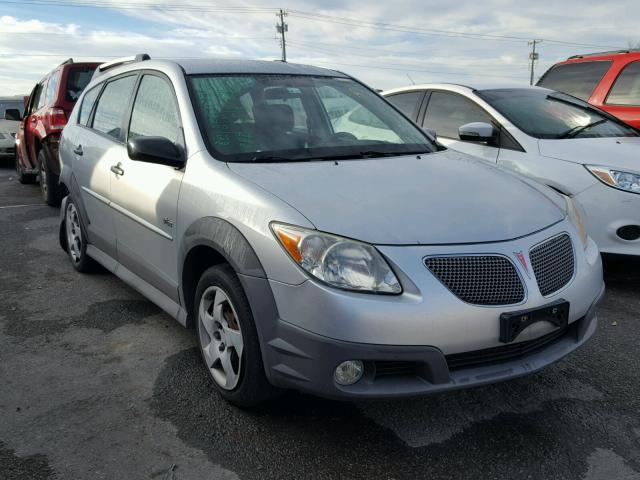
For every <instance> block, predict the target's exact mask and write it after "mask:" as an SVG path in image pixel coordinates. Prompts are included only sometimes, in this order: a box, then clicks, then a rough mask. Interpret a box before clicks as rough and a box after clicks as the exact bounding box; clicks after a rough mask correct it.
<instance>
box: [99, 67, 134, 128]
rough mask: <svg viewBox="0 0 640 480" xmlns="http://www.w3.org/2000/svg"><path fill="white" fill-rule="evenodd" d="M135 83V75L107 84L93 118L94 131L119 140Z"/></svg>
mask: <svg viewBox="0 0 640 480" xmlns="http://www.w3.org/2000/svg"><path fill="white" fill-rule="evenodd" d="M135 81H136V77H135V75H130V76H128V77H122V78H118V79H116V80H113V81H111V82H109V83H107V86H106V87H104V90H103V92H102V95H101V96H100V99H99V100H98V105H97V106H96V113H95V114H94V116H93V128H94V130H97V131H98V132H102V133H105V134H107V135H109V136H110V137H113V138H115V139H118V140H120V139H121V128H122V122H123V120H124V114H125V111H126V110H127V106H128V105H129V98H131V92H132V91H133V85H134V84H135Z"/></svg>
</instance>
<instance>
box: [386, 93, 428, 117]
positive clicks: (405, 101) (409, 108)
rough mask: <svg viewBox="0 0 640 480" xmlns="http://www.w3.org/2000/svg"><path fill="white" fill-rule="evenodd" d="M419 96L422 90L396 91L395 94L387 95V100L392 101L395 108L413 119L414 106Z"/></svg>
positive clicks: (416, 104)
mask: <svg viewBox="0 0 640 480" xmlns="http://www.w3.org/2000/svg"><path fill="white" fill-rule="evenodd" d="M421 96H422V92H406V93H397V94H395V95H389V96H388V97H387V100H389V101H390V102H391V103H393V104H394V105H395V106H396V108H398V110H400V111H401V112H402V113H404V114H405V115H406V116H407V117H409V118H410V119H412V120H415V113H416V107H417V106H418V100H420V97H421Z"/></svg>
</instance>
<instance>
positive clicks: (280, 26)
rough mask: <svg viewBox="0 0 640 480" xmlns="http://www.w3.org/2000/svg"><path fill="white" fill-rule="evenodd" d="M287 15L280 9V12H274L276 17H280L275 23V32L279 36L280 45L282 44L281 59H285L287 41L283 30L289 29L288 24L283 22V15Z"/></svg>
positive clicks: (284, 60)
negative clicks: (277, 22) (278, 21)
mask: <svg viewBox="0 0 640 480" xmlns="http://www.w3.org/2000/svg"><path fill="white" fill-rule="evenodd" d="M286 16H287V12H285V11H284V10H282V9H280V13H276V17H278V18H280V23H279V24H278V25H276V32H278V33H279V34H280V36H281V40H280V45H281V46H282V61H283V62H286V61H287V42H286V40H285V37H284V32H288V31H289V25H287V24H286V23H284V17H286Z"/></svg>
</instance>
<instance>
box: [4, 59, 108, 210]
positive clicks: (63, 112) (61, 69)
mask: <svg viewBox="0 0 640 480" xmlns="http://www.w3.org/2000/svg"><path fill="white" fill-rule="evenodd" d="M98 65H100V64H99V63H76V62H74V61H73V59H69V60H67V61H65V62H63V63H61V64H60V65H58V66H57V67H56V68H54V69H53V70H52V71H51V72H49V73H48V74H47V75H46V76H45V77H44V78H43V79H42V80H40V81H39V82H38V83H37V84H36V86H35V87H34V88H33V91H32V92H31V95H30V96H29V100H28V102H27V104H26V107H25V112H24V117H23V119H22V122H21V123H20V127H19V129H18V133H17V135H16V146H17V149H16V172H17V174H18V180H19V181H20V183H35V182H36V180H38V179H39V181H40V190H41V192H42V197H43V199H44V201H45V202H46V203H47V204H49V205H52V206H57V205H59V204H60V200H61V199H62V196H63V194H64V192H62V189H61V187H60V185H59V184H58V177H59V175H60V161H59V159H58V142H59V140H60V133H61V132H62V129H63V128H64V126H65V125H66V124H67V119H68V118H69V114H70V113H71V110H73V106H74V105H75V103H76V101H77V100H78V98H79V97H80V94H81V93H82V91H83V90H84V88H85V87H86V86H87V84H88V83H89V81H90V80H91V77H92V76H93V72H94V71H95V69H96V68H97V67H98Z"/></svg>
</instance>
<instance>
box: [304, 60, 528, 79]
mask: <svg viewBox="0 0 640 480" xmlns="http://www.w3.org/2000/svg"><path fill="white" fill-rule="evenodd" d="M314 63H322V64H324V65H345V66H348V67H360V68H369V69H373V70H397V71H400V72H416V73H430V74H434V75H451V76H465V77H490V78H517V79H519V80H522V79H523V78H526V77H524V76H515V75H501V74H496V75H491V74H480V73H463V72H449V71H436V70H422V69H417V68H406V67H392V66H387V65H393V64H384V65H361V64H356V63H342V62H323V61H316V62H314Z"/></svg>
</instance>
